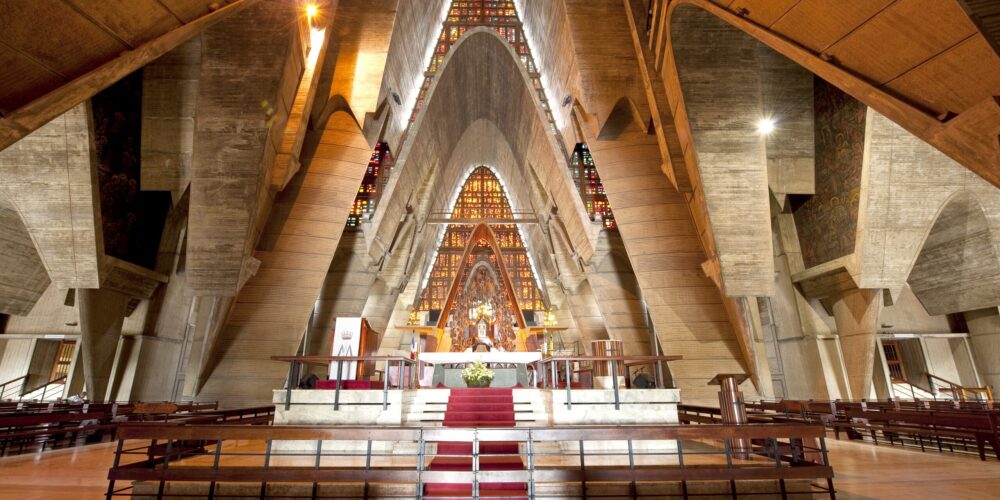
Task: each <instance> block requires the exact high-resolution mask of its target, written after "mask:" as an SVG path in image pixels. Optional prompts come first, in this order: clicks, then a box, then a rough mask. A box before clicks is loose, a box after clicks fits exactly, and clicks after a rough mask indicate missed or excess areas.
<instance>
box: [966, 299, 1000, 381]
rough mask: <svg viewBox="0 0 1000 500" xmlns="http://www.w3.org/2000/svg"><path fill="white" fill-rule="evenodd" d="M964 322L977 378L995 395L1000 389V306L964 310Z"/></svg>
mask: <svg viewBox="0 0 1000 500" xmlns="http://www.w3.org/2000/svg"><path fill="white" fill-rule="evenodd" d="M965 322H966V324H968V325H969V342H970V344H971V348H972V357H973V359H975V361H976V369H977V370H978V371H979V379H980V381H982V383H984V384H987V385H990V386H992V387H993V394H994V397H996V394H998V389H1000V308H996V307H990V308H988V309H980V310H978V311H969V312H966V313H965Z"/></svg>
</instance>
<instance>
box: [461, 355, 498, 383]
mask: <svg viewBox="0 0 1000 500" xmlns="http://www.w3.org/2000/svg"><path fill="white" fill-rule="evenodd" d="M462 380H464V381H465V385H466V386H467V387H489V386H490V382H492V381H493V370H490V369H489V368H487V367H486V364H485V363H483V362H482V361H474V362H472V363H470V364H469V365H468V366H466V367H465V369H464V370H462Z"/></svg>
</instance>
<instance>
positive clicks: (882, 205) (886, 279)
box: [855, 108, 1000, 310]
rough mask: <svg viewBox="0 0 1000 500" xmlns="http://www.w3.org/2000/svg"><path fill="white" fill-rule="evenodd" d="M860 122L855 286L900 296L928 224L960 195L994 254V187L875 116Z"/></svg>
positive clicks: (998, 226)
mask: <svg viewBox="0 0 1000 500" xmlns="http://www.w3.org/2000/svg"><path fill="white" fill-rule="evenodd" d="M865 121H866V124H867V125H866V131H865V153H864V160H863V161H864V164H863V167H862V178H861V205H860V209H859V214H858V233H857V243H856V244H855V258H856V259H857V263H858V270H857V274H858V277H857V278H856V281H857V283H858V287H859V288H871V289H877V288H886V289H890V290H894V291H896V290H900V289H901V288H902V287H903V285H904V284H905V283H906V281H907V280H908V279H909V278H910V275H911V273H912V271H913V270H914V269H915V267H914V266H915V264H916V263H917V259H918V257H919V254H920V251H921V249H922V248H923V247H924V246H925V243H926V241H927V239H928V237H929V235H930V234H931V231H932V228H933V226H934V223H935V222H936V221H937V220H938V219H939V218H940V216H941V214H942V213H943V211H944V210H945V209H946V207H947V206H948V205H949V203H950V202H951V201H952V200H955V199H956V198H960V197H964V196H970V197H973V198H974V199H975V200H976V202H977V203H978V204H979V205H980V206H981V207H982V211H983V215H984V217H985V219H986V224H987V225H988V227H989V228H990V234H991V240H992V245H993V248H994V251H996V252H997V253H998V254H1000V189H998V188H996V187H995V186H993V185H991V184H990V183H988V182H986V181H985V180H984V179H983V178H981V177H979V176H978V175H976V174H975V173H974V172H971V171H970V170H968V169H966V168H965V167H963V166H962V165H960V164H959V163H958V162H956V161H954V160H952V159H951V158H949V157H947V156H946V155H945V154H944V153H942V152H940V151H938V150H937V149H935V148H934V147H933V146H931V145H930V144H927V143H926V142H924V141H923V140H922V139H920V138H919V137H917V136H915V135H913V134H911V133H910V132H908V131H906V130H905V129H903V127H901V126H899V125H897V124H896V123H893V122H892V121H891V120H889V119H888V118H887V117H885V116H883V115H882V114H880V113H878V112H876V111H875V110H873V109H870V108H869V110H868V114H867V117H866V120H865ZM904 152H905V154H904ZM966 310H968V309H966Z"/></svg>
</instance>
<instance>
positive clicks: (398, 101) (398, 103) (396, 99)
mask: <svg viewBox="0 0 1000 500" xmlns="http://www.w3.org/2000/svg"><path fill="white" fill-rule="evenodd" d="M390 93H391V94H392V100H393V102H395V103H396V106H402V105H403V100H402V99H400V98H399V94H397V93H395V92H390Z"/></svg>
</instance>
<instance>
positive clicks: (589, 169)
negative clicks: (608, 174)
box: [569, 143, 618, 229]
mask: <svg viewBox="0 0 1000 500" xmlns="http://www.w3.org/2000/svg"><path fill="white" fill-rule="evenodd" d="M569 168H570V172H571V173H572V174H573V182H575V183H576V188H577V189H578V190H579V191H580V198H581V199H583V206H584V207H586V208H587V213H588V214H590V220H592V221H598V220H599V221H601V223H602V224H604V228H605V229H617V228H618V225H617V224H616V223H615V215H614V213H613V212H612V211H611V204H610V203H608V195H607V193H605V192H604V184H602V183H601V177H600V176H599V175H597V168H596V167H595V166H594V157H592V156H591V155H590V150H589V149H587V145H586V144H583V143H577V145H576V147H575V148H574V149H573V155H572V157H571V158H570V165H569Z"/></svg>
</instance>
